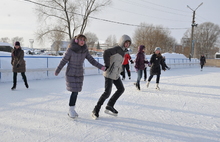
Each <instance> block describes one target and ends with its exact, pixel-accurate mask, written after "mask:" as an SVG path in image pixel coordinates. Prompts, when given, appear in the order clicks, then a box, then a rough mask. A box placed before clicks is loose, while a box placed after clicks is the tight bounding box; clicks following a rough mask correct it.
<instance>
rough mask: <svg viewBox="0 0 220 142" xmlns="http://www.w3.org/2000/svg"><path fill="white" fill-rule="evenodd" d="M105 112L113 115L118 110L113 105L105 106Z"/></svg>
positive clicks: (116, 113)
mask: <svg viewBox="0 0 220 142" xmlns="http://www.w3.org/2000/svg"><path fill="white" fill-rule="evenodd" d="M105 113H107V114H110V115H113V116H117V115H118V111H117V110H116V109H114V107H112V106H106V108H105Z"/></svg>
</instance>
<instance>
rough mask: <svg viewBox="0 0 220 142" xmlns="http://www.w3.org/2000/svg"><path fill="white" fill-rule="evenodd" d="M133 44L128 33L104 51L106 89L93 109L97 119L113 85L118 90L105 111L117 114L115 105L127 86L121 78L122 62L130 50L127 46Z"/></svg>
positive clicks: (93, 115) (94, 116)
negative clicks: (116, 44) (116, 43)
mask: <svg viewBox="0 0 220 142" xmlns="http://www.w3.org/2000/svg"><path fill="white" fill-rule="evenodd" d="M130 45H131V38H130V37H129V36H128V35H123V36H122V37H121V39H120V41H119V42H118V46H115V47H113V48H109V49H107V50H105V51H104V54H103V59H104V63H105V67H106V71H105V72H104V73H103V75H104V77H105V91H104V93H103V94H102V95H101V96H100V98H99V100H98V102H97V104H96V106H95V108H94V109H93V111H92V117H93V118H94V119H97V118H98V117H99V111H100V109H101V106H102V105H103V103H104V101H105V100H106V99H107V98H108V97H109V96H110V94H111V91H112V85H113V84H114V85H115V87H116V88H117V90H116V92H115V93H114V94H113V95H112V97H111V98H110V99H109V101H108V103H107V106H106V110H105V113H107V114H112V115H115V116H116V115H117V114H118V111H117V110H116V109H115V108H114V105H115V103H116V101H117V100H118V98H119V97H120V96H121V95H122V93H123V92H124V90H125V88H124V86H123V83H122V81H121V78H120V73H121V72H122V63H123V60H124V55H125V53H126V52H127V51H128V50H127V48H129V46H130Z"/></svg>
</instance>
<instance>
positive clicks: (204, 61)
mask: <svg viewBox="0 0 220 142" xmlns="http://www.w3.org/2000/svg"><path fill="white" fill-rule="evenodd" d="M205 63H206V59H205V56H204V55H201V57H200V65H201V71H202V69H203V66H204V65H205Z"/></svg>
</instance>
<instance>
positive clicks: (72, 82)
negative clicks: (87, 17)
mask: <svg viewBox="0 0 220 142" xmlns="http://www.w3.org/2000/svg"><path fill="white" fill-rule="evenodd" d="M85 59H87V60H88V61H89V62H90V63H91V64H92V65H93V66H95V67H97V68H99V69H101V70H103V71H104V70H105V67H104V66H103V65H101V64H100V63H98V62H97V61H96V60H95V59H94V58H93V57H92V56H91V55H90V54H89V50H88V48H87V45H86V37H85V36H84V35H82V34H79V35H78V36H76V37H75V38H74V39H72V40H71V43H70V45H69V47H68V49H67V51H66V53H65V55H64V57H63V58H62V60H61V61H60V64H59V65H58V67H57V69H56V71H55V75H56V76H57V75H58V74H59V73H60V71H61V69H62V68H63V67H64V66H65V65H66V64H67V63H68V65H67V69H66V88H67V90H68V91H70V92H72V93H71V96H70V100H69V113H68V115H69V117H71V118H76V117H78V114H77V113H76V111H75V104H76V100H77V95H78V92H80V91H81V90H82V86H83V80H84V75H83V73H84V71H83V70H84V69H83V63H84V60H85Z"/></svg>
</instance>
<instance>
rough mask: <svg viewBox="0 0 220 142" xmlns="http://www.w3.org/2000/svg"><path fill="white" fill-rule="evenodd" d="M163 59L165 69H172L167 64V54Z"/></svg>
mask: <svg viewBox="0 0 220 142" xmlns="http://www.w3.org/2000/svg"><path fill="white" fill-rule="evenodd" d="M162 60H163V63H164V67H165V69H168V70H170V67H168V66H167V64H166V57H165V56H163V59H162Z"/></svg>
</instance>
